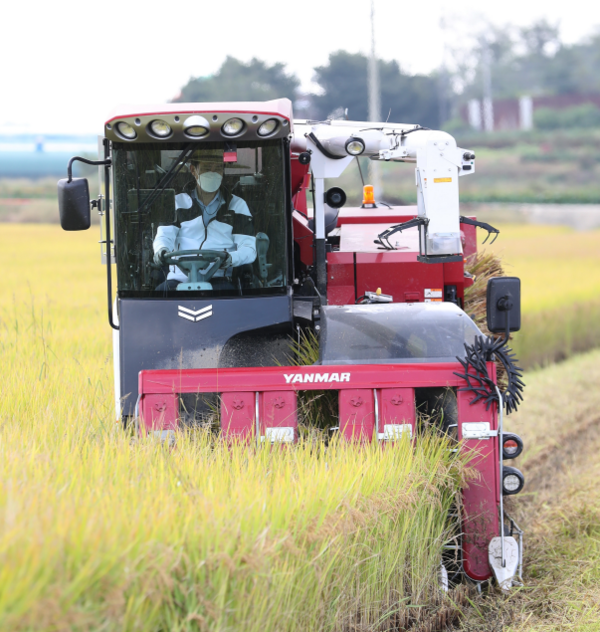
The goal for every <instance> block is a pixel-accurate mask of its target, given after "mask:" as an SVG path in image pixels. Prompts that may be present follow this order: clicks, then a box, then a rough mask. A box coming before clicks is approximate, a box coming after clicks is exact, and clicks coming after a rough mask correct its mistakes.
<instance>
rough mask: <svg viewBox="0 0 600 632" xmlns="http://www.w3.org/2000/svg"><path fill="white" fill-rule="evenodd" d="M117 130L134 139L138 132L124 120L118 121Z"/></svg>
mask: <svg viewBox="0 0 600 632" xmlns="http://www.w3.org/2000/svg"><path fill="white" fill-rule="evenodd" d="M117 132H119V135H120V136H122V137H123V138H125V139H127V140H134V138H136V136H137V133H136V131H135V130H134V129H133V127H131V125H129V123H125V122H124V121H121V122H120V123H117Z"/></svg>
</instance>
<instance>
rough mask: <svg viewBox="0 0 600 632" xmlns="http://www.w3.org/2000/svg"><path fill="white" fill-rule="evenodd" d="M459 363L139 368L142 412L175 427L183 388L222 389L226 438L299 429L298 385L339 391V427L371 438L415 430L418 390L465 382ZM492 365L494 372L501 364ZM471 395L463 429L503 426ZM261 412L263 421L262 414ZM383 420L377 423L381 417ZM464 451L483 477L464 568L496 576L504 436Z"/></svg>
mask: <svg viewBox="0 0 600 632" xmlns="http://www.w3.org/2000/svg"><path fill="white" fill-rule="evenodd" d="M461 370H462V367H461V365H460V364H458V363H450V362H449V363H424V364H368V365H315V366H301V367H295V366H286V367H264V368H263V367H261V368H258V367H252V368H233V369H184V370H156V371H140V374H139V394H140V400H139V414H140V418H141V427H142V428H143V429H144V431H146V432H156V431H158V432H162V431H165V430H177V428H178V427H179V419H178V417H179V408H178V396H179V394H181V393H219V394H220V412H221V429H222V434H223V436H224V437H225V438H228V439H234V438H235V439H238V440H240V439H241V440H244V441H252V440H257V433H259V435H260V436H261V437H264V436H265V435H266V434H267V428H277V427H281V428H288V429H289V428H292V429H293V432H294V436H297V435H296V428H297V424H298V420H297V411H296V405H297V399H296V397H297V392H298V391H306V390H335V391H338V392H339V419H340V433H341V435H342V436H343V437H344V438H345V439H347V440H349V441H359V442H362V443H366V442H370V441H372V440H374V439H376V438H377V437H374V433H375V431H377V433H378V434H379V435H381V434H382V433H384V430H385V425H386V424H403V425H404V426H407V425H408V426H410V427H411V432H413V431H414V424H415V421H416V412H415V397H414V389H415V388H419V387H433V386H437V387H439V386H444V387H452V388H457V389H459V388H462V387H464V386H465V385H466V382H465V381H464V380H462V379H461V378H459V377H458V376H456V375H455V372H458V371H461ZM488 371H489V372H490V375H491V376H492V377H495V366H494V364H493V363H489V365H488ZM472 400H473V395H472V393H470V392H467V391H459V392H458V417H459V425H458V431H459V432H458V436H459V439H462V427H461V425H462V423H463V422H469V421H478V422H481V421H488V422H489V423H490V427H491V429H492V430H495V429H497V415H496V410H495V407H494V406H491V407H490V409H489V410H486V408H485V405H484V404H483V403H482V402H478V403H477V404H475V405H471V402H472ZM257 411H258V423H257V415H256V413H257ZM377 420H378V426H377V427H376V422H377ZM462 447H463V450H468V451H474V452H475V454H474V455H473V459H472V460H471V462H470V467H471V468H473V469H474V470H476V471H477V473H478V475H479V480H476V481H471V482H470V483H469V485H468V487H466V488H465V489H464V490H463V507H464V523H463V531H464V535H463V560H464V570H465V572H466V574H467V575H468V576H469V577H471V578H472V579H476V580H484V579H488V578H489V577H491V575H492V572H491V569H490V567H489V564H488V543H489V541H490V539H491V538H492V537H494V536H497V535H498V534H499V513H498V504H499V500H500V499H499V481H498V439H497V438H491V439H482V440H468V441H464V442H463V443H462Z"/></svg>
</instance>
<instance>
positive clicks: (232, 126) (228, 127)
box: [221, 118, 244, 136]
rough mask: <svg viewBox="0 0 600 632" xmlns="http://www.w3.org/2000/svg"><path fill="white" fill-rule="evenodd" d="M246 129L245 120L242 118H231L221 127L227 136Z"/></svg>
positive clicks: (235, 134)
mask: <svg viewBox="0 0 600 632" xmlns="http://www.w3.org/2000/svg"><path fill="white" fill-rule="evenodd" d="M243 129H244V121H242V119H241V118H231V119H229V120H228V121H227V122H226V123H225V124H224V125H223V127H222V128H221V131H222V132H223V134H225V135H226V136H237V135H238V134H239V133H240V132H241V131H242V130H243Z"/></svg>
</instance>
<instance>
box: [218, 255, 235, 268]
mask: <svg viewBox="0 0 600 632" xmlns="http://www.w3.org/2000/svg"><path fill="white" fill-rule="evenodd" d="M232 264H233V260H232V259H231V255H230V254H227V257H226V258H225V259H224V260H223V263H222V264H221V266H220V267H221V269H223V270H224V269H225V268H229V266H231V265H232Z"/></svg>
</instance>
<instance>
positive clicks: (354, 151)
mask: <svg viewBox="0 0 600 632" xmlns="http://www.w3.org/2000/svg"><path fill="white" fill-rule="evenodd" d="M364 150H365V143H364V141H363V139H362V138H349V139H348V140H347V141H346V153H348V154H350V155H351V156H360V155H361V154H362V153H363V151H364Z"/></svg>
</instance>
